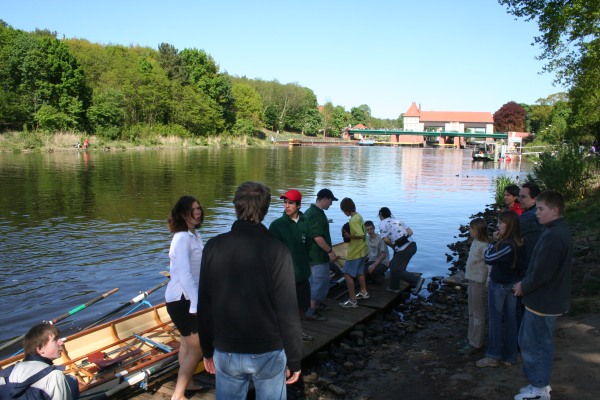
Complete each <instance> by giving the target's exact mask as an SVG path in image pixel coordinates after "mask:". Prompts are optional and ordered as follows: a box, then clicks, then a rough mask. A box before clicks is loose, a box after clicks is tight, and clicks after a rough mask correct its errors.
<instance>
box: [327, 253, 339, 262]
mask: <svg viewBox="0 0 600 400" xmlns="http://www.w3.org/2000/svg"><path fill="white" fill-rule="evenodd" d="M328 255H329V261H331V262H334V261H335V260H337V259H338V255H337V254H335V251H333V250H332V251H331V253H329V254H328Z"/></svg>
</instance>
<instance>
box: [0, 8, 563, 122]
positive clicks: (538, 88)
mask: <svg viewBox="0 0 600 400" xmlns="http://www.w3.org/2000/svg"><path fill="white" fill-rule="evenodd" d="M0 18H1V19H3V20H4V21H5V22H7V23H8V24H9V25H11V26H12V27H13V28H16V29H22V30H25V31H32V30H34V29H35V28H40V29H49V30H50V31H56V32H57V33H58V37H59V38H62V37H66V38H73V37H76V38H82V39H87V40H89V41H91V42H96V43H102V44H109V43H110V44H121V45H141V46H148V47H152V48H155V49H156V48H157V47H158V45H159V44H160V43H162V42H166V43H170V44H172V45H174V46H175V47H176V48H177V49H179V50H182V49H184V48H197V49H202V50H204V51H206V52H207V53H208V54H210V55H211V56H212V57H213V58H214V60H215V61H216V62H217V64H218V65H219V66H220V68H221V71H227V72H228V73H230V74H232V75H238V76H247V77H248V78H261V79H264V80H273V79H276V80H277V81H279V82H281V83H290V82H295V83H298V84H299V85H301V86H305V87H308V88H310V89H312V90H313V91H314V92H315V94H316V95H317V99H318V101H319V103H320V104H324V103H325V102H327V101H331V102H332V103H333V104H335V105H341V106H343V107H345V108H346V110H347V111H350V109H351V108H352V107H357V106H359V105H361V104H367V105H368V106H369V107H370V108H371V112H372V115H373V116H375V117H378V118H397V117H398V116H399V115H400V114H401V113H403V112H405V111H406V110H407V109H408V107H409V106H410V104H411V102H413V101H414V102H416V103H417V104H421V106H422V109H423V110H427V111H489V112H492V113H493V112H495V111H496V110H498V109H499V108H500V107H501V106H502V105H503V104H504V103H506V102H508V101H511V100H514V101H516V102H523V103H527V104H533V103H535V101H536V100H538V99H539V98H543V97H547V96H548V95H550V94H553V93H557V92H560V91H562V89H561V88H560V87H555V86H553V85H552V81H553V78H554V76H552V75H549V74H543V75H540V72H541V70H542V66H543V63H542V62H541V61H537V60H536V56H537V55H539V54H540V50H539V48H538V47H534V46H532V45H531V43H532V42H533V37H534V36H535V35H537V34H538V31H537V24H536V23H535V22H525V21H523V20H518V21H515V19H514V17H512V16H510V15H508V14H507V13H506V10H505V8H504V7H502V6H500V5H499V4H498V3H497V2H496V1H495V0H422V1H401V0H381V1H377V0H374V1H364V0H362V1H356V0H304V1H285V0H278V1H272V0H268V1H261V0H257V1H241V0H236V1H228V0H220V1H201V0H195V1H192V0H171V1H164V0H163V1H157V0H145V1H135V0H119V1H114V0H102V1H87V0H57V1H48V0H18V1H17V0H15V1H3V4H2V7H1V8H0Z"/></svg>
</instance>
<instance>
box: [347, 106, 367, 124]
mask: <svg viewBox="0 0 600 400" xmlns="http://www.w3.org/2000/svg"><path fill="white" fill-rule="evenodd" d="M350 118H351V119H350V123H351V124H352V125H357V124H363V125H365V126H368V125H369V119H370V118H371V107H369V106H368V105H366V104H362V105H360V106H358V107H352V108H351V109H350Z"/></svg>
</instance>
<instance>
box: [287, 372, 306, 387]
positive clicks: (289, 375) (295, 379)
mask: <svg viewBox="0 0 600 400" xmlns="http://www.w3.org/2000/svg"><path fill="white" fill-rule="evenodd" d="M300 372H302V371H301V370H298V371H296V372H294V373H293V374H292V373H291V371H290V369H289V368H286V369H285V377H286V378H287V380H286V381H285V383H286V385H291V384H292V383H296V382H298V378H300Z"/></svg>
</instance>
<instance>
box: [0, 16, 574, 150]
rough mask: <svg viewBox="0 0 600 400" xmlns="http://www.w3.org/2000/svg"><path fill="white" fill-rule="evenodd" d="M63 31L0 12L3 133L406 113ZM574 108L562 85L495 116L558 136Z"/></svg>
mask: <svg viewBox="0 0 600 400" xmlns="http://www.w3.org/2000/svg"><path fill="white" fill-rule="evenodd" d="M56 36H57V34H56V32H51V31H49V30H47V29H43V30H41V29H36V30H35V31H33V32H25V31H22V30H19V29H15V28H13V27H11V26H10V25H8V24H7V23H6V22H4V21H2V20H0V133H3V132H24V133H27V132H37V133H42V134H43V133H55V132H72V133H75V134H81V135H83V136H87V135H95V136H96V137H97V138H98V139H100V140H104V141H112V140H123V141H129V142H134V143H135V142H139V141H147V140H148V139H149V138H152V137H159V136H165V137H166V136H175V137H179V138H182V139H186V138H190V139H194V138H196V139H198V140H199V139H203V140H204V141H206V139H207V138H211V137H217V136H221V137H223V136H225V137H228V136H231V137H236V136H237V137H252V136H255V137H259V138H264V136H265V133H264V132H265V131H271V132H292V133H299V134H303V135H308V136H317V135H320V136H324V137H339V136H340V135H341V132H342V130H343V128H344V127H347V126H349V125H352V126H354V125H356V124H359V123H360V124H364V125H365V126H367V127H369V128H371V129H402V126H403V123H402V114H400V115H399V116H398V118H397V119H378V118H375V117H373V116H372V115H371V110H370V107H369V106H368V105H366V104H362V105H358V106H356V107H353V108H352V109H351V110H350V111H346V110H345V108H344V107H342V106H336V105H334V104H332V103H331V102H328V103H326V104H324V105H319V104H318V102H317V97H316V95H315V93H314V92H313V91H312V90H311V89H310V88H307V87H302V86H300V85H298V84H296V83H285V84H284V83H280V82H278V81H276V80H274V81H264V80H261V79H250V78H247V77H238V76H231V75H228V74H227V73H223V72H220V71H219V66H218V64H217V62H216V61H215V60H214V59H213V58H212V57H211V56H210V55H209V54H207V53H206V52H204V51H203V50H198V49H183V50H179V49H177V48H175V47H174V46H173V45H171V44H168V43H161V44H160V45H158V48H157V49H152V48H148V47H140V46H122V45H114V44H109V45H102V44H97V43H91V42H89V41H87V40H85V39H58V38H57V37H56ZM569 115H570V110H569V102H568V96H567V95H566V94H565V93H557V94H556V95H552V96H550V97H548V98H546V99H540V100H538V102H537V103H536V104H533V105H527V104H517V103H515V102H514V101H509V102H507V103H506V104H505V105H504V106H502V108H501V109H499V110H498V111H497V112H496V113H495V114H494V117H495V124H496V131H500V132H502V131H505V130H511V131H529V132H536V133H537V134H538V137H540V135H541V137H540V139H542V141H544V142H548V143H553V142H554V143H559V142H560V140H561V139H564V136H565V133H566V126H567V118H568V117H569Z"/></svg>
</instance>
